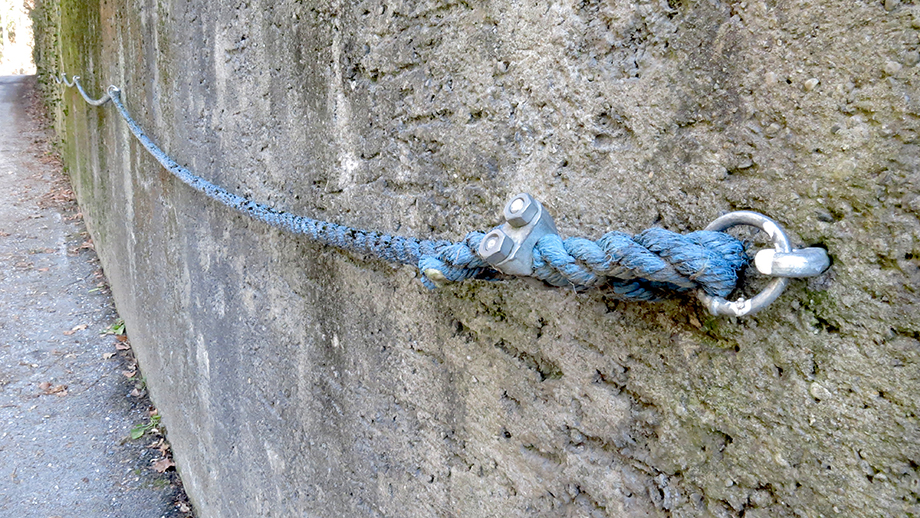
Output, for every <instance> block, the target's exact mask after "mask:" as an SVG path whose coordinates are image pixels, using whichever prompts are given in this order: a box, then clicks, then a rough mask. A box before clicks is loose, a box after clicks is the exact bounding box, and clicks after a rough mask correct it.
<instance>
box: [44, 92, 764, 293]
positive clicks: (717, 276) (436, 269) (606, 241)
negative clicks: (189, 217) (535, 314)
mask: <svg viewBox="0 0 920 518" xmlns="http://www.w3.org/2000/svg"><path fill="white" fill-rule="evenodd" d="M62 77H63V79H64V82H65V84H66V76H62ZM81 94H83V95H84V98H86V95H85V94H84V92H83V91H82V88H81ZM107 96H108V98H109V99H110V100H111V101H112V103H113V104H114V105H115V107H116V108H117V109H118V112H119V113H120V114H121V116H122V118H124V120H125V122H126V123H127V124H128V128H129V129H130V130H131V133H133V134H134V136H135V137H136V138H137V140H138V141H139V142H140V143H141V145H143V146H144V148H146V149H147V151H148V152H149V153H150V154H151V155H152V156H153V157H154V158H155V159H156V160H157V161H158V162H159V163H160V165H162V166H163V167H164V168H166V170H167V171H169V172H170V173H172V174H173V175H174V176H175V177H176V178H178V179H179V180H181V181H182V182H183V183H185V184H186V185H188V186H190V187H191V188H193V189H195V190H196V191H198V192H201V193H202V194H204V195H205V196H207V197H209V198H211V199H212V200H215V201H218V202H220V203H221V204H223V205H226V206H227V207H230V208H232V209H234V210H237V211H239V212H241V213H243V214H246V215H248V216H250V217H252V218H254V219H257V220H259V221H262V222H264V223H267V224H268V225H271V226H273V227H277V228H281V229H284V230H287V231H288V232H292V233H294V234H302V235H305V236H307V237H309V238H310V239H312V240H313V241H316V242H318V243H322V244H324V245H330V246H334V247H337V248H340V249H343V250H349V251H352V252H357V253H362V254H368V255H372V256H375V257H378V258H380V259H383V260H384V261H388V262H394V263H400V264H410V265H414V266H417V267H418V269H419V271H420V272H421V281H422V283H423V284H424V285H425V286H427V287H428V288H435V287H436V286H437V284H436V282H435V281H437V282H438V283H440V282H443V281H453V282H457V281H462V280H466V279H495V278H500V277H501V276H502V274H501V272H499V271H497V270H495V269H493V268H492V267H491V266H490V265H488V264H487V263H486V262H485V261H483V260H482V259H481V258H480V257H479V256H478V255H477V254H476V252H475V251H476V250H478V248H479V244H480V242H481V241H482V239H483V237H484V236H485V234H484V233H483V232H470V233H469V234H467V235H466V237H465V238H463V240H462V241H460V242H456V243H455V242H452V241H447V240H429V239H417V238H414V237H403V236H393V235H390V234H384V233H380V232H374V231H367V230H358V229H354V228H351V227H346V226H344V225H337V224H335V223H329V222H326V221H319V220H315V219H311V218H307V217H304V216H296V215H293V214H290V213H287V212H284V211H280V210H276V209H273V208H271V207H268V206H266V205H262V204H260V203H256V202H253V201H250V200H248V199H246V198H244V197H242V196H239V195H236V194H233V193H231V192H229V191H227V190H226V189H224V188H222V187H220V186H218V185H215V184H213V183H211V182H208V181H207V180H205V179H203V178H201V177H200V176H197V175H195V174H193V173H192V172H191V171H189V170H188V169H186V168H185V167H182V166H181V165H179V164H178V163H176V161H175V160H173V159H172V158H170V157H169V156H168V155H167V154H166V153H165V152H164V151H163V150H162V149H160V148H159V147H158V146H157V145H156V144H154V143H153V141H152V140H150V138H149V137H147V135H146V134H145V133H144V131H143V130H142V129H141V127H140V126H139V125H138V124H137V122H136V121H135V120H134V119H133V118H132V117H131V115H130V114H129V113H128V110H127V108H125V106H124V104H123V103H122V101H121V91H120V90H119V89H118V88H115V87H109V90H108V93H107ZM106 100H108V99H106V98H105V97H103V98H101V99H99V100H98V101H96V102H94V103H93V104H94V105H101V104H104V103H105V101H106ZM96 103H98V104H96ZM533 257H534V260H533V269H534V273H533V276H534V277H536V278H538V279H540V280H543V281H544V282H546V283H548V284H550V285H553V286H565V287H570V288H573V289H576V290H583V289H588V288H604V289H607V290H609V291H610V292H612V293H613V294H614V295H616V296H619V297H621V298H625V299H631V300H658V299H661V298H664V297H666V296H667V295H668V294H670V293H673V292H674V291H678V292H680V291H689V290H696V289H702V290H703V291H705V292H706V293H708V294H710V295H713V296H718V297H726V296H728V295H729V293H730V292H731V291H732V290H733V289H734V288H735V285H736V283H737V280H738V272H739V271H740V269H741V268H742V267H743V266H744V265H745V264H746V263H747V261H748V258H747V255H746V254H745V252H744V246H743V245H742V244H741V242H740V241H738V240H737V239H735V238H733V237H732V236H730V235H728V234H725V233H723V232H708V231H698V232H691V233H689V234H685V235H681V234H677V233H674V232H671V231H668V230H664V229H661V228H652V229H648V230H646V231H644V232H642V233H641V234H638V235H636V236H630V235H629V234H624V233H622V232H609V233H607V234H605V235H604V236H603V237H601V238H600V239H598V240H597V241H591V240H588V239H584V238H578V237H573V238H568V239H565V240H563V239H562V238H560V237H559V236H558V235H555V234H550V235H547V236H544V237H543V238H541V239H540V240H539V241H538V242H537V244H536V246H535V248H534V253H533ZM432 277H434V278H432Z"/></svg>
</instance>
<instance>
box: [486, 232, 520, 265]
mask: <svg viewBox="0 0 920 518" xmlns="http://www.w3.org/2000/svg"><path fill="white" fill-rule="evenodd" d="M512 249H514V241H513V240H512V239H511V238H510V237H508V236H507V235H506V234H505V233H504V232H502V231H501V230H500V229H497V228H496V229H494V230H492V231H491V232H489V233H488V234H486V237H484V238H482V242H481V243H479V256H480V257H482V258H483V260H485V262H487V263H489V264H493V265H494V264H498V263H500V262H502V261H504V260H505V259H507V258H508V257H510V256H511V250H512Z"/></svg>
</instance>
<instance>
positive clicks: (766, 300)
mask: <svg viewBox="0 0 920 518" xmlns="http://www.w3.org/2000/svg"><path fill="white" fill-rule="evenodd" d="M738 225H748V226H752V227H755V228H758V229H760V230H762V231H763V232H765V233H766V234H767V235H768V236H770V239H772V240H773V247H774V249H776V251H777V252H782V253H790V252H792V245H791V244H790V243H789V236H787V235H786V232H785V231H783V229H782V227H780V225H779V223H777V222H775V221H773V220H772V219H770V218H768V217H767V216H764V215H763V214H760V213H757V212H752V211H747V210H741V211H736V212H730V213H728V214H725V215H724V216H721V217H719V218H716V220H715V221H713V222H712V223H710V224H709V225H707V226H706V230H711V231H713V232H724V231H725V230H728V229H729V228H732V227H735V226H738ZM787 284H789V279H788V278H786V277H774V278H773V280H772V281H770V283H769V284H768V285H767V287H766V288H764V289H763V290H762V291H761V292H760V293H758V294H757V295H755V296H754V297H753V298H750V299H744V298H743V297H742V298H740V299H738V300H736V301H734V302H732V301H729V300H726V299H724V298H722V297H715V296H712V295H708V294H706V293H705V292H703V291H702V290H700V291H698V292H697V297H698V298H699V299H700V301H701V302H702V303H703V304H705V305H706V307H707V308H709V311H710V312H711V313H712V314H713V315H728V316H737V317H741V316H745V315H751V314H753V313H756V312H758V311H760V310H761V309H763V308H765V307H767V306H769V305H770V304H771V303H772V302H773V301H775V300H776V299H777V298H779V296H780V295H782V293H783V290H785V289H786V285H787Z"/></svg>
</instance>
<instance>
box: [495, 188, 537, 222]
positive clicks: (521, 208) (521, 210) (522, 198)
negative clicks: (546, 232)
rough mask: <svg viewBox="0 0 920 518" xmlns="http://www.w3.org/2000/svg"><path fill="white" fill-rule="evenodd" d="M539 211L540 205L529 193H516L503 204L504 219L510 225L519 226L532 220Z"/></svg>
mask: <svg viewBox="0 0 920 518" xmlns="http://www.w3.org/2000/svg"><path fill="white" fill-rule="evenodd" d="M539 211H540V205H539V204H538V203H537V200H535V199H533V197H532V196H531V195H529V194H527V193H522V194H518V195H517V196H515V197H514V198H511V201H509V202H508V204H507V205H505V210H504V216H505V221H507V222H508V224H510V225H511V226H512V227H515V228H520V227H523V226H526V225H527V224H528V223H530V222H531V221H533V219H534V218H535V217H537V213H538V212H539Z"/></svg>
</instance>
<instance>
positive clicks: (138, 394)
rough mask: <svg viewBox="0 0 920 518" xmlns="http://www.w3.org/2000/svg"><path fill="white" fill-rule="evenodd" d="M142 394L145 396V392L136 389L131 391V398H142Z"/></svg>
mask: <svg viewBox="0 0 920 518" xmlns="http://www.w3.org/2000/svg"><path fill="white" fill-rule="evenodd" d="M141 394H143V392H142V391H141V390H140V389H134V390H132V391H131V393H130V396H131V397H141Z"/></svg>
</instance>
